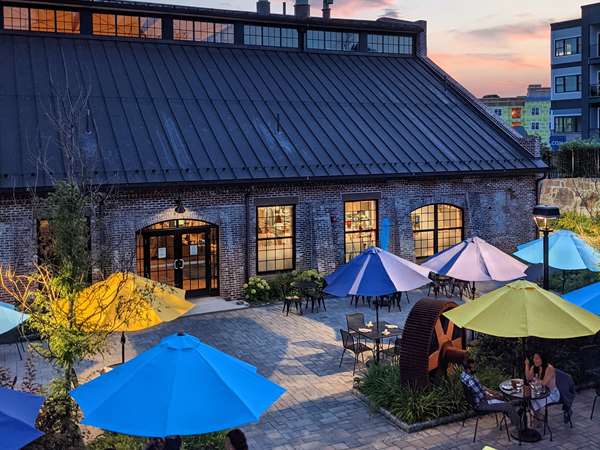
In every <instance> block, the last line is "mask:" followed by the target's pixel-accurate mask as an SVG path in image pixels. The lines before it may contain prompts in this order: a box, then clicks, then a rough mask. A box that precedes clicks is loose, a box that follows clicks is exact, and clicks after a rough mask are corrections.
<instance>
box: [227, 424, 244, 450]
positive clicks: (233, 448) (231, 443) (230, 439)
mask: <svg viewBox="0 0 600 450" xmlns="http://www.w3.org/2000/svg"><path fill="white" fill-rule="evenodd" d="M225 450H248V443H247V442H246V436H244V433H243V432H242V430H240V429H238V428H236V429H235V430H231V431H230V432H229V433H227V436H226V437H225Z"/></svg>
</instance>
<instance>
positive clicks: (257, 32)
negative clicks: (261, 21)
mask: <svg viewBox="0 0 600 450" xmlns="http://www.w3.org/2000/svg"><path fill="white" fill-rule="evenodd" d="M244 44H246V45H260V46H263V47H286V48H297V47H298V30H296V29H295V28H279V27H262V26H256V25H244Z"/></svg>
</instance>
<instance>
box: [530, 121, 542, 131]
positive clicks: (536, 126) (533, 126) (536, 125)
mask: <svg viewBox="0 0 600 450" xmlns="http://www.w3.org/2000/svg"><path fill="white" fill-rule="evenodd" d="M531 129H532V130H539V129H540V123H539V122H531Z"/></svg>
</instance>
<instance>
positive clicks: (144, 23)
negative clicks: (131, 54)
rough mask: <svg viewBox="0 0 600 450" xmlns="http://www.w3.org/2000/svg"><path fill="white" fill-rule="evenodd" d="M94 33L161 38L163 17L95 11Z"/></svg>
mask: <svg viewBox="0 0 600 450" xmlns="http://www.w3.org/2000/svg"><path fill="white" fill-rule="evenodd" d="M92 33H93V34H96V35H99V36H120V37H129V38H145V39H160V38H162V19H159V18H157V17H139V16H123V15H115V14H96V13H94V14H93V17H92Z"/></svg>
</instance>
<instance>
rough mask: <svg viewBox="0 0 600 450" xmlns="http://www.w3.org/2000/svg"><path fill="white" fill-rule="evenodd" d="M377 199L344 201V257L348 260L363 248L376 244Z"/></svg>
mask: <svg viewBox="0 0 600 450" xmlns="http://www.w3.org/2000/svg"><path fill="white" fill-rule="evenodd" d="M378 222H379V221H378V201H377V200H350V201H345V202H344V258H345V260H346V262H348V261H350V260H351V259H352V258H354V257H355V256H356V255H358V254H359V253H360V252H362V251H363V250H365V249H367V248H369V247H374V246H376V245H377V237H378Z"/></svg>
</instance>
